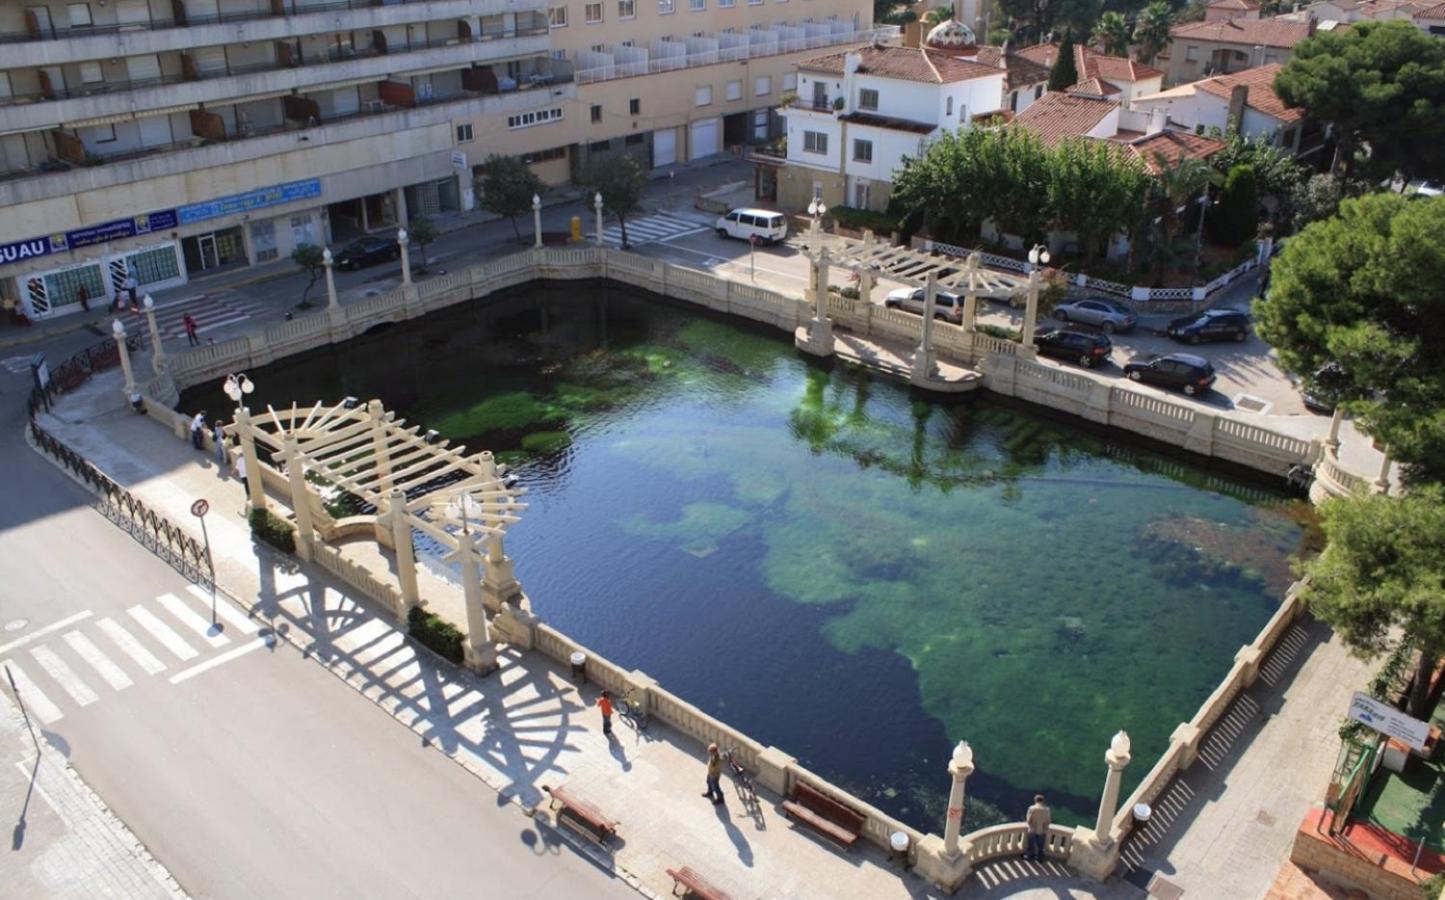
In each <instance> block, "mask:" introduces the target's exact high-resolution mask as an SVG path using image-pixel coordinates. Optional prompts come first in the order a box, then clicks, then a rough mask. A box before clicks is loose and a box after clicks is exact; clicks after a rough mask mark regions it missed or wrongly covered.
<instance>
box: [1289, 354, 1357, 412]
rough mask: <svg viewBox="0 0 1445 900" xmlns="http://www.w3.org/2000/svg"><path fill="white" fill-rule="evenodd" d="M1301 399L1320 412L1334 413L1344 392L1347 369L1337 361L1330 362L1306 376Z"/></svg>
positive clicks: (1308, 406)
mask: <svg viewBox="0 0 1445 900" xmlns="http://www.w3.org/2000/svg"><path fill="white" fill-rule="evenodd" d="M1302 380H1303V382H1304V383H1303V384H1302V385H1301V386H1300V399H1301V400H1303V401H1304V404H1305V408H1306V409H1310V410H1314V411H1315V412H1319V413H1333V412H1334V411H1335V407H1336V406H1337V405H1338V404H1339V400H1340V394H1341V393H1342V392H1343V390H1344V388H1345V385H1346V381H1345V370H1344V368H1343V367H1342V366H1341V365H1340V364H1339V363H1337V362H1329V363H1325V364H1324V365H1322V366H1320V367H1319V368H1318V369H1315V370H1314V371H1313V372H1312V373H1310V374H1309V375H1306V376H1305V377H1304V379H1302Z"/></svg>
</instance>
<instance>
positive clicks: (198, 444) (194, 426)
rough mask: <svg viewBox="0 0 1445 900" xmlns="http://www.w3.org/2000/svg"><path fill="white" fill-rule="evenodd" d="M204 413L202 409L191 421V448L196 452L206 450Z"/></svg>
mask: <svg viewBox="0 0 1445 900" xmlns="http://www.w3.org/2000/svg"><path fill="white" fill-rule="evenodd" d="M205 434H206V411H205V410H204V409H203V410H201V411H200V412H198V413H196V416H195V418H193V419H191V446H192V447H195V448H196V449H197V450H204V449H206V438H205Z"/></svg>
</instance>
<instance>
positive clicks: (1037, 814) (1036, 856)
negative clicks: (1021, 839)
mask: <svg viewBox="0 0 1445 900" xmlns="http://www.w3.org/2000/svg"><path fill="white" fill-rule="evenodd" d="M1024 822H1025V824H1027V825H1028V829H1029V839H1028V843H1027V844H1026V845H1025V846H1024V859H1032V860H1035V861H1037V862H1043V861H1044V847H1045V846H1046V845H1047V844H1048V840H1049V826H1050V825H1052V824H1053V823H1054V819H1053V815H1052V814H1050V812H1049V805H1048V804H1047V803H1045V802H1044V795H1043V794H1034V805H1033V806H1030V807H1029V812H1028V815H1027V816H1025V817H1024Z"/></svg>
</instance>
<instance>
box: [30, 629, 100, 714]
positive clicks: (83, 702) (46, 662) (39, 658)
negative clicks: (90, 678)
mask: <svg viewBox="0 0 1445 900" xmlns="http://www.w3.org/2000/svg"><path fill="white" fill-rule="evenodd" d="M30 655H31V656H33V657H35V661H36V662H38V663H40V668H42V669H44V670H45V673H46V674H47V675H49V676H50V677H51V678H53V679H55V683H56V684H58V685H60V688H61V690H63V691H65V692H66V693H67V694H69V695H70V699H72V700H74V701H75V702H76V703H77V704H79V705H80V706H89V705H90V704H92V703H94V702H95V701H97V700H99V699H100V697H99V696H97V695H96V693H95V691H93V690H91V689H90V685H88V684H86V683H85V682H84V681H83V680H82V679H81V677H80V676H79V675H77V674H75V670H74V669H72V668H71V667H70V666H68V665H66V664H65V660H63V659H61V658H60V657H58V656H56V655H55V651H53V650H51V649H50V648H49V647H47V646H45V645H44V644H41V645H40V646H39V647H31V648H30Z"/></svg>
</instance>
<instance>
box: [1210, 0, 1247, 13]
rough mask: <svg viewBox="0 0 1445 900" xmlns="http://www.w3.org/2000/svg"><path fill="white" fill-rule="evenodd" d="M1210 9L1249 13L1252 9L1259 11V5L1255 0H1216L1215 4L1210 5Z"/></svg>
mask: <svg viewBox="0 0 1445 900" xmlns="http://www.w3.org/2000/svg"><path fill="white" fill-rule="evenodd" d="M1209 8H1210V9H1238V10H1245V11H1248V10H1251V9H1259V4H1258V3H1256V2H1255V0H1214V2H1213V3H1211V4H1209Z"/></svg>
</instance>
